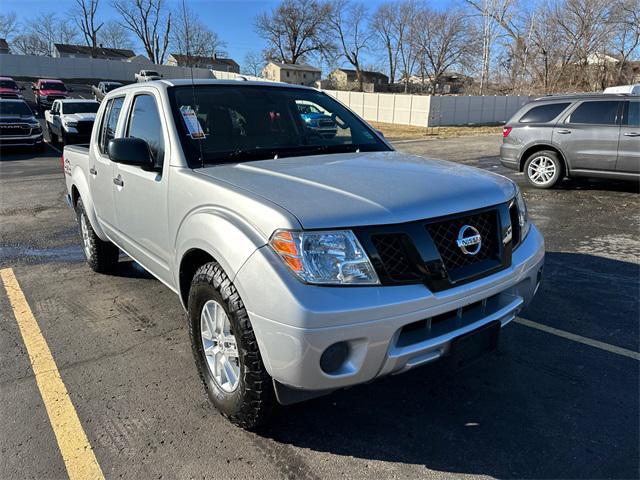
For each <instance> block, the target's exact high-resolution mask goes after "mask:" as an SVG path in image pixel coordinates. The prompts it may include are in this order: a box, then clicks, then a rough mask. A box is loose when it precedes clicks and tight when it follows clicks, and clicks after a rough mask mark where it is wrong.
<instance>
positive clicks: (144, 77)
mask: <svg viewBox="0 0 640 480" xmlns="http://www.w3.org/2000/svg"><path fill="white" fill-rule="evenodd" d="M134 76H135V79H136V82H149V81H151V80H160V79H161V78H162V75H160V74H159V73H158V72H156V71H154V70H140V73H136V74H135V75H134Z"/></svg>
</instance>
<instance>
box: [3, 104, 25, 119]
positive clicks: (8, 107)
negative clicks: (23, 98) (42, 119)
mask: <svg viewBox="0 0 640 480" xmlns="http://www.w3.org/2000/svg"><path fill="white" fill-rule="evenodd" d="M0 114H1V115H21V116H24V117H31V116H32V115H33V112H32V111H31V109H30V108H29V106H28V105H27V104H26V103H25V102H0Z"/></svg>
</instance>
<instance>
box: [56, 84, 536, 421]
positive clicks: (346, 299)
mask: <svg viewBox="0 0 640 480" xmlns="http://www.w3.org/2000/svg"><path fill="white" fill-rule="evenodd" d="M299 103H306V104H311V105H316V106H317V107H318V108H319V109H321V110H322V111H326V112H328V113H329V115H331V116H332V117H334V118H335V119H336V125H337V126H338V128H339V129H340V130H341V131H340V134H339V135H336V136H335V137H334V138H331V139H328V138H322V137H319V136H311V137H310V136H308V135H305V132H304V129H303V128H301V126H302V119H301V118H300V114H299V112H298V110H297V104H299ZM96 122H97V123H96V125H100V126H101V127H100V128H94V130H93V133H92V135H91V144H90V146H88V147H81V146H68V147H65V148H64V152H63V164H64V172H65V178H66V186H67V200H68V202H69V204H70V205H71V206H73V207H74V208H75V210H76V213H77V216H78V220H79V224H80V231H81V232H82V237H81V238H82V242H83V250H84V253H85V256H86V259H87V262H88V264H89V266H90V267H91V268H92V269H93V270H95V271H97V272H109V271H113V269H114V268H116V266H117V262H118V252H119V249H122V250H123V251H125V252H127V254H129V256H130V257H131V258H133V259H135V260H136V261H137V262H138V263H139V264H140V265H142V266H143V267H144V268H145V269H147V270H148V271H149V272H151V273H152V274H153V275H154V276H155V277H157V278H158V279H159V280H160V281H161V282H163V283H164V284H165V285H167V287H168V288H169V289H170V290H172V291H174V292H175V293H176V294H177V295H178V296H179V298H180V299H181V301H182V304H183V306H184V307H185V309H186V310H187V312H188V321H189V328H190V334H191V342H192V349H193V353H194V357H195V361H196V364H197V367H198V370H199V373H200V376H201V378H202V380H203V383H204V385H205V389H206V391H207V392H208V394H209V398H210V399H211V401H212V402H213V404H214V405H215V406H216V407H217V408H218V409H219V410H220V411H221V412H222V413H223V414H224V415H226V416H227V417H229V418H230V419H231V420H232V421H233V422H235V423H236V424H238V425H241V426H242V427H245V428H252V427H255V426H256V425H259V424H260V423H261V422H264V421H266V420H268V419H269V412H270V409H271V407H272V406H273V405H274V404H275V403H276V401H277V402H279V403H281V404H290V403H295V402H298V401H302V400H306V399H309V398H313V397H315V396H318V395H323V394H326V393H329V392H331V391H333V390H336V389H340V388H343V387H347V386H351V385H356V384H361V383H365V382H369V381H371V380H373V379H375V378H379V377H382V376H385V375H389V374H392V373H400V372H405V371H407V370H410V369H412V368H414V367H417V366H419V365H423V364H426V363H428V362H431V361H434V360H436V359H438V358H440V357H443V356H448V357H449V358H450V359H451V361H452V362H453V363H454V364H456V365H459V364H465V363H467V362H468V361H470V360H471V359H474V358H476V356H477V355H479V354H481V353H483V352H485V351H487V350H489V349H491V348H493V347H495V345H496V342H497V339H498V335H499V332H500V330H501V327H502V326H504V325H506V324H507V323H509V322H510V321H511V320H513V319H514V318H515V316H516V315H517V314H518V312H520V311H521V310H522V308H524V306H525V305H526V304H527V303H528V302H529V301H530V300H531V299H532V297H533V296H534V294H535V292H536V290H537V288H538V284H539V282H540V278H541V275H542V265H543V260H544V242H543V239H542V236H541V234H540V232H539V231H538V229H537V228H536V227H535V226H534V225H532V224H531V222H530V221H529V219H528V217H527V210H526V207H525V203H524V200H523V198H522V195H521V194H520V192H519V190H518V187H517V185H516V184H515V183H514V182H512V181H511V180H509V179H507V178H506V177H503V176H500V175H496V174H493V173H490V172H488V171H484V170H479V169H475V168H472V167H469V166H465V165H462V164H457V163H450V162H445V161H440V160H427V159H423V158H420V157H415V156H412V155H407V154H403V153H399V152H396V151H394V149H393V148H392V147H391V145H390V144H388V143H387V142H386V141H385V140H384V138H383V137H381V136H380V135H379V134H378V133H377V132H376V131H375V130H373V129H372V128H371V127H369V126H368V125H367V124H366V123H365V122H364V121H362V120H361V119H360V118H359V117H357V116H356V115H355V114H353V113H352V112H351V111H350V110H348V109H347V108H346V107H344V106H342V105H341V104H340V103H339V102H337V101H336V100H334V99H333V98H331V97H330V96H328V95H326V94H325V93H323V92H320V91H317V90H315V89H312V88H306V87H302V86H290V85H284V84H277V83H274V84H264V83H262V82H250V81H247V82H232V81H216V80H198V81H196V82H195V83H192V82H190V81H187V80H168V81H164V82H155V83H152V84H133V85H128V86H125V87H122V88H119V89H118V90H115V91H113V92H110V93H108V94H107V96H106V97H105V100H104V101H103V102H102V104H101V106H100V109H99V111H98V115H97V119H96ZM153 288H155V287H153ZM425 408H427V409H428V407H425Z"/></svg>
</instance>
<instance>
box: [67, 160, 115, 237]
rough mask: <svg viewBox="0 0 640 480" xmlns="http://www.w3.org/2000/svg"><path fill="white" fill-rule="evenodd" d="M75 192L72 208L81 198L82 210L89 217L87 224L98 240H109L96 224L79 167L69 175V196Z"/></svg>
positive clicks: (89, 193)
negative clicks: (88, 223)
mask: <svg viewBox="0 0 640 480" xmlns="http://www.w3.org/2000/svg"><path fill="white" fill-rule="evenodd" d="M74 190H75V192H76V195H77V197H76V198H75V199H73V206H74V207H75V206H76V205H77V204H78V200H79V199H80V198H82V204H83V205H84V210H85V212H86V214H87V217H89V222H90V223H91V226H92V227H93V230H94V231H95V232H96V235H98V238H100V240H103V241H107V240H109V239H108V238H107V236H106V235H105V233H104V231H103V230H102V227H101V226H100V222H98V217H97V216H96V210H95V207H94V204H93V198H92V196H91V192H90V189H89V185H88V183H87V179H86V178H85V176H84V174H83V173H82V169H81V168H80V167H76V168H75V169H74V171H73V173H72V175H71V194H72V195H73V192H74Z"/></svg>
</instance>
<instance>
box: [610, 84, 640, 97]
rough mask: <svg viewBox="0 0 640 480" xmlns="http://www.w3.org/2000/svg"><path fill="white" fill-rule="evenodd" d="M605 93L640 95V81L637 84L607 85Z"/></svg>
mask: <svg viewBox="0 0 640 480" xmlns="http://www.w3.org/2000/svg"><path fill="white" fill-rule="evenodd" d="M603 93H628V94H629V95H640V83H637V84H635V85H618V86H617V87H607V88H605V89H604V92H603Z"/></svg>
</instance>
